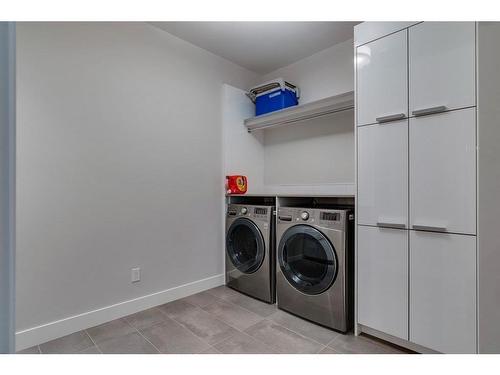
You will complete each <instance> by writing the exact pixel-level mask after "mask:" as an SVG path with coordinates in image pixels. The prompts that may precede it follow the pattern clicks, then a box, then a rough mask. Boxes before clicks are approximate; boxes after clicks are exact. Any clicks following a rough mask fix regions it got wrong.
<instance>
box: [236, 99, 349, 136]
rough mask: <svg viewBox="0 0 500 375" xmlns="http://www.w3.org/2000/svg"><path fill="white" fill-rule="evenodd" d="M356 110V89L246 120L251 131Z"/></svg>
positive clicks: (246, 124)
mask: <svg viewBox="0 0 500 375" xmlns="http://www.w3.org/2000/svg"><path fill="white" fill-rule="evenodd" d="M347 110H354V91H348V92H345V93H343V94H339V95H334V96H330V97H328V98H325V99H321V100H316V101H314V102H310V103H307V104H303V105H299V106H295V107H290V108H286V109H283V110H281V111H276V112H273V113H270V114H266V115H261V116H257V117H252V118H249V119H246V120H245V122H244V123H245V126H246V128H247V130H248V131H249V132H252V131H255V130H263V129H268V128H271V127H276V126H285V125H290V124H295V123H297V122H300V121H306V120H310V119H313V118H317V117H321V116H326V115H330V114H334V113H337V112H342V111H347Z"/></svg>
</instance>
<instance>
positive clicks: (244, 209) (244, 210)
mask: <svg viewBox="0 0 500 375" xmlns="http://www.w3.org/2000/svg"><path fill="white" fill-rule="evenodd" d="M247 212H248V209H247V208H246V207H242V208H241V214H242V215H246V214H247Z"/></svg>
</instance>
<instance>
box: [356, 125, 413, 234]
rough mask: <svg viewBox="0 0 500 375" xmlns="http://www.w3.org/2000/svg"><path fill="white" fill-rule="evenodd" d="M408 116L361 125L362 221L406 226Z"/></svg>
mask: <svg viewBox="0 0 500 375" xmlns="http://www.w3.org/2000/svg"><path fill="white" fill-rule="evenodd" d="M407 222H408V119H405V120H401V121H394V122H390V123H387V124H375V125H368V126H362V127H360V128H358V223H359V224H366V225H377V226H380V227H393V228H406V227H407Z"/></svg>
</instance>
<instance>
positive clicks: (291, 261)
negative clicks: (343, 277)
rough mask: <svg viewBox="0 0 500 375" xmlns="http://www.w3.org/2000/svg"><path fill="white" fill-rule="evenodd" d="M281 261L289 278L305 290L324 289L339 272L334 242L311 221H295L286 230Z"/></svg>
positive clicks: (282, 268)
mask: <svg viewBox="0 0 500 375" xmlns="http://www.w3.org/2000/svg"><path fill="white" fill-rule="evenodd" d="M278 261H279V265H280V268H281V271H282V272H283V275H284V276H285V278H286V279H287V280H288V282H289V283H290V284H291V285H292V286H293V287H294V288H295V289H297V290H299V291H301V292H303V293H305V294H311V295H314V294H320V293H322V292H324V291H325V290H327V289H328V288H329V287H330V286H331V285H332V284H333V282H334V281H335V277H336V276H337V256H336V253H335V249H334V247H333V245H332V244H331V242H330V241H329V240H328V238H326V237H325V236H324V235H323V233H321V232H320V231H319V230H317V229H316V228H313V227H311V226H309V225H295V226H293V227H291V228H289V229H288V230H286V231H285V233H283V236H282V237H281V240H280V243H279V246H278Z"/></svg>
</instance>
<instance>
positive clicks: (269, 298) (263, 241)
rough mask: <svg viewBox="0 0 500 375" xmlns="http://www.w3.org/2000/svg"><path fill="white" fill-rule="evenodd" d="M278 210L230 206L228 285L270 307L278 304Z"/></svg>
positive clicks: (227, 249)
mask: <svg viewBox="0 0 500 375" xmlns="http://www.w3.org/2000/svg"><path fill="white" fill-rule="evenodd" d="M274 212H275V207H273V206H254V205H244V204H230V205H228V209H227V215H226V285H227V286H228V287H230V288H233V289H235V290H237V291H240V292H242V293H245V294H247V295H249V296H252V297H255V298H258V299H260V300H262V301H265V302H268V303H274V302H275V301H276V286H275V275H276V271H275V270H276V265H275V246H274V242H275V241H274V239H275V237H274V222H275V214H274Z"/></svg>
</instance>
